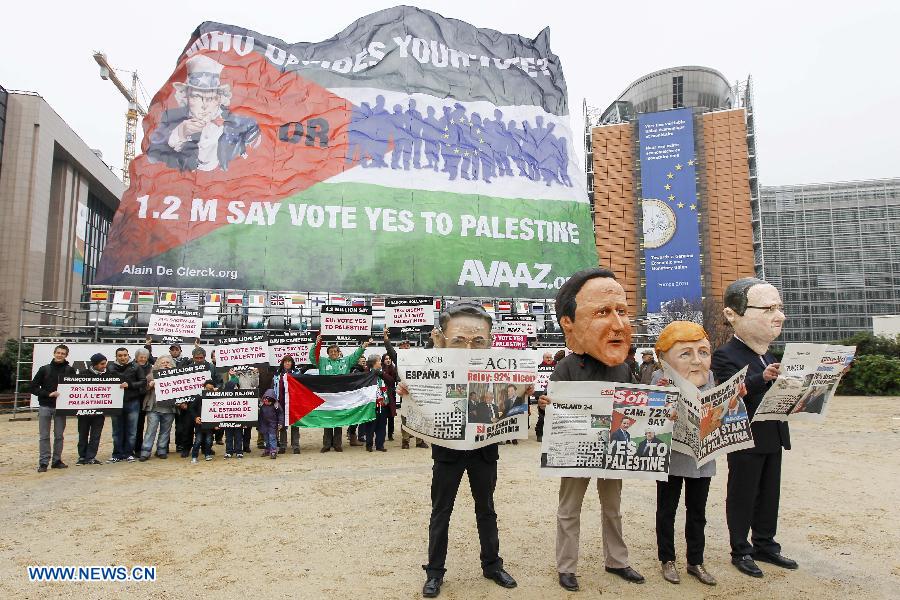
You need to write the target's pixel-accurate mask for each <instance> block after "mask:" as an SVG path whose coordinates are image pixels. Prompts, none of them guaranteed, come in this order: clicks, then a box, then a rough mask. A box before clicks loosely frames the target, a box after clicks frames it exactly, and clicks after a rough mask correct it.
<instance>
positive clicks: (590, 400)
mask: <svg viewBox="0 0 900 600" xmlns="http://www.w3.org/2000/svg"><path fill="white" fill-rule="evenodd" d="M547 395H548V396H550V398H551V399H552V402H551V403H550V404H549V405H548V406H547V412H546V417H545V419H546V420H545V424H544V438H543V441H542V442H541V474H543V475H549V476H555V477H604V478H606V479H658V480H661V481H662V480H665V479H666V478H667V477H668V473H669V446H670V444H671V440H672V421H671V420H670V419H669V418H668V415H669V412H670V411H671V409H672V407H673V406H674V404H675V401H676V399H677V398H678V390H677V389H676V388H669V387H657V386H649V385H638V384H628V383H613V382H606V381H551V382H550V385H549V389H548V390H547Z"/></svg>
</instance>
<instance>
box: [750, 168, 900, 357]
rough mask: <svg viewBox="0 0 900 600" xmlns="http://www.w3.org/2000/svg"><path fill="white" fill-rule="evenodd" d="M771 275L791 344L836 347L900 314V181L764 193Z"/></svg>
mask: <svg viewBox="0 0 900 600" xmlns="http://www.w3.org/2000/svg"><path fill="white" fill-rule="evenodd" d="M761 190H762V193H761V201H760V213H761V219H762V228H761V229H762V249H763V253H764V255H765V277H766V280H767V281H769V282H770V283H772V284H773V285H774V286H775V287H777V288H778V289H779V290H781V294H782V298H783V300H784V304H785V312H786V313H787V316H788V320H787V321H786V322H785V326H784V330H783V333H782V336H781V340H782V341H784V342H829V341H836V340H840V339H843V338H846V337H849V336H850V335H852V334H854V333H856V332H859V331H871V330H872V316H873V315H888V314H900V179H883V180H874V181H857V182H849V183H834V184H816V185H803V186H778V187H765V186H763V187H762V188H761Z"/></svg>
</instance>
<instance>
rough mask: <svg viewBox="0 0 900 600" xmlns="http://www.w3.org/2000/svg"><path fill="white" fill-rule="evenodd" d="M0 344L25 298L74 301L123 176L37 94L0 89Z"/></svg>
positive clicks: (90, 270) (87, 278) (89, 272)
mask: <svg viewBox="0 0 900 600" xmlns="http://www.w3.org/2000/svg"><path fill="white" fill-rule="evenodd" d="M0 125H2V127H0V223H2V227H0V343H2V342H3V341H4V340H6V339H7V338H8V337H10V336H11V335H12V336H15V335H16V331H17V329H18V326H19V313H20V307H21V303H22V300H23V299H25V298H29V299H53V300H56V301H68V302H78V301H79V300H80V299H81V298H82V293H83V289H84V285H86V284H89V283H91V281H92V278H93V274H94V269H95V268H96V266H97V262H98V260H99V255H100V251H101V250H102V249H103V247H104V245H105V237H106V232H107V230H108V228H109V224H110V222H111V221H112V217H113V214H114V213H115V209H116V207H117V206H118V204H119V199H120V198H121V196H122V193H123V192H124V186H123V185H122V182H121V181H120V180H119V179H118V177H116V176H115V175H114V174H113V173H112V172H111V171H110V169H109V167H108V166H107V165H106V164H105V163H104V162H103V161H102V160H101V159H100V157H99V156H98V155H97V154H96V153H94V152H93V151H92V150H91V149H90V148H89V147H88V146H87V144H85V143H84V140H82V139H81V138H80V137H78V135H77V134H76V133H75V132H74V131H72V129H71V128H70V127H69V126H68V125H67V124H66V122H65V121H64V120H63V119H62V118H61V117H60V116H59V115H58V114H57V113H56V112H55V111H54V110H53V109H52V108H51V107H50V105H49V104H47V102H46V101H45V100H44V99H43V98H41V97H40V96H39V95H38V94H35V93H32V92H15V91H10V92H8V93H7V92H6V90H3V91H2V92H0Z"/></svg>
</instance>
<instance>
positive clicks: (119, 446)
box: [112, 400, 141, 459]
mask: <svg viewBox="0 0 900 600" xmlns="http://www.w3.org/2000/svg"><path fill="white" fill-rule="evenodd" d="M140 414H141V402H140V400H126V401H125V402H124V403H123V405H122V412H121V413H120V414H118V415H116V416H115V417H113V418H112V437H113V453H112V455H113V458H119V459H123V458H127V457H129V456H131V454H132V451H133V450H134V441H135V438H136V437H137V425H138V416H139V415H140Z"/></svg>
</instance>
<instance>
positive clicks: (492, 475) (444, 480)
mask: <svg viewBox="0 0 900 600" xmlns="http://www.w3.org/2000/svg"><path fill="white" fill-rule="evenodd" d="M465 472H468V474H469V488H470V489H471V490H472V498H473V499H474V500H475V523H476V524H477V525H478V540H479V542H480V543H481V570H482V572H483V573H485V574H491V573H494V572H496V571H498V570H499V569H502V568H503V559H502V558H500V537H499V535H498V533H497V513H496V512H495V511H494V488H495V487H496V486H497V462H496V461H486V460H484V458H482V456H481V453H480V452H467V453H466V457H465V458H463V459H461V460H457V461H455V462H438V461H435V462H434V467H432V476H431V523H430V525H429V527H428V564H427V565H423V567H422V568H424V569H425V572H426V573H427V574H428V577H443V576H444V573H446V571H447V569H445V568H444V563H445V562H446V559H447V540H448V533H449V529H450V516H451V515H452V514H453V504H454V503H455V502H456V494H457V492H458V491H459V484H460V481H462V476H463V473H465Z"/></svg>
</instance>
